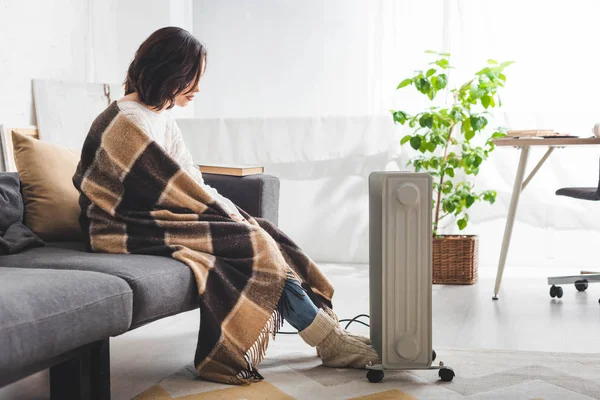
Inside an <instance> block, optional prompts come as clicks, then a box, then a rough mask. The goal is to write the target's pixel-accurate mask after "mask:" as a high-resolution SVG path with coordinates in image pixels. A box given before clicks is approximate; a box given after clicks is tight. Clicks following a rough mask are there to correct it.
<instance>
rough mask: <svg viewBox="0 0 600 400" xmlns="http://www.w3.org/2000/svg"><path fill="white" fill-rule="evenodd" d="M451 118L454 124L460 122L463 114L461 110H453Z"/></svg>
mask: <svg viewBox="0 0 600 400" xmlns="http://www.w3.org/2000/svg"><path fill="white" fill-rule="evenodd" d="M450 118H452V120H453V121H454V122H458V121H460V120H461V119H462V112H461V111H460V109H459V108H456V107H454V108H452V111H450Z"/></svg>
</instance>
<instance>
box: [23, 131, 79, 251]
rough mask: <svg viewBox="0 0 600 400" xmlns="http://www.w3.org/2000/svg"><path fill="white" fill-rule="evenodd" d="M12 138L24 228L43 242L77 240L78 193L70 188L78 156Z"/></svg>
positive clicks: (48, 146)
mask: <svg viewBox="0 0 600 400" xmlns="http://www.w3.org/2000/svg"><path fill="white" fill-rule="evenodd" d="M12 137H13V144H14V152H15V163H16V165H17V170H18V171H19V175H20V178H21V186H22V188H23V199H24V202H25V225H27V226H28V227H29V228H30V229H31V230H32V231H33V232H35V233H36V234H37V235H38V236H39V237H41V238H42V239H44V240H46V241H51V240H69V239H77V238H81V236H82V235H81V228H80V227H79V214H80V208H79V192H78V191H77V189H75V186H73V175H74V174H75V169H76V168H77V163H79V158H80V157H79V154H77V153H75V152H74V151H72V150H69V149H67V148H65V147H61V146H57V145H55V144H52V143H47V142H43V141H41V140H37V139H34V138H32V137H29V136H25V135H21V134H20V133H17V132H13V136H12Z"/></svg>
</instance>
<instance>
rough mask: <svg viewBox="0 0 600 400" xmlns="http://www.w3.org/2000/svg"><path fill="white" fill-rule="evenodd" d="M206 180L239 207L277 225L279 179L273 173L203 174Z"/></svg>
mask: <svg viewBox="0 0 600 400" xmlns="http://www.w3.org/2000/svg"><path fill="white" fill-rule="evenodd" d="M202 177H203V178H204V182H205V183H206V184H207V185H209V186H212V187H213V188H215V189H217V191H218V192H219V193H220V194H222V195H223V196H225V197H227V198H228V199H230V200H231V201H233V202H234V203H235V204H236V205H237V206H238V207H240V208H241V209H243V210H244V211H246V212H247V213H248V214H250V215H252V216H253V217H257V218H264V219H267V220H269V221H270V222H272V223H273V224H275V225H277V223H278V219H279V179H278V178H277V177H275V176H272V175H265V174H258V175H248V176H243V177H239V176H229V175H216V174H202Z"/></svg>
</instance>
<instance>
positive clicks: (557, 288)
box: [550, 285, 563, 299]
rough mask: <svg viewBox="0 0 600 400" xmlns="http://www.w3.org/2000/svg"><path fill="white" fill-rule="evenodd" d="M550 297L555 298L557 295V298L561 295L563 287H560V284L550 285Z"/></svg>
mask: <svg viewBox="0 0 600 400" xmlns="http://www.w3.org/2000/svg"><path fill="white" fill-rule="evenodd" d="M550 297H552V298H555V297H558V298H559V299H560V298H562V297H563V288H561V287H560V286H554V285H552V287H551V288H550Z"/></svg>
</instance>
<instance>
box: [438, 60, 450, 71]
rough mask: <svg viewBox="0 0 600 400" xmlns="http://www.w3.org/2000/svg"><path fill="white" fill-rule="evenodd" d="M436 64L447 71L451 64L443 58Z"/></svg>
mask: <svg viewBox="0 0 600 400" xmlns="http://www.w3.org/2000/svg"><path fill="white" fill-rule="evenodd" d="M435 64H436V65H438V66H440V67H442V68H444V69H446V68H448V65H449V64H450V63H449V62H448V60H446V59H445V58H442V59H441V60H437V61H436V62H435Z"/></svg>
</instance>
